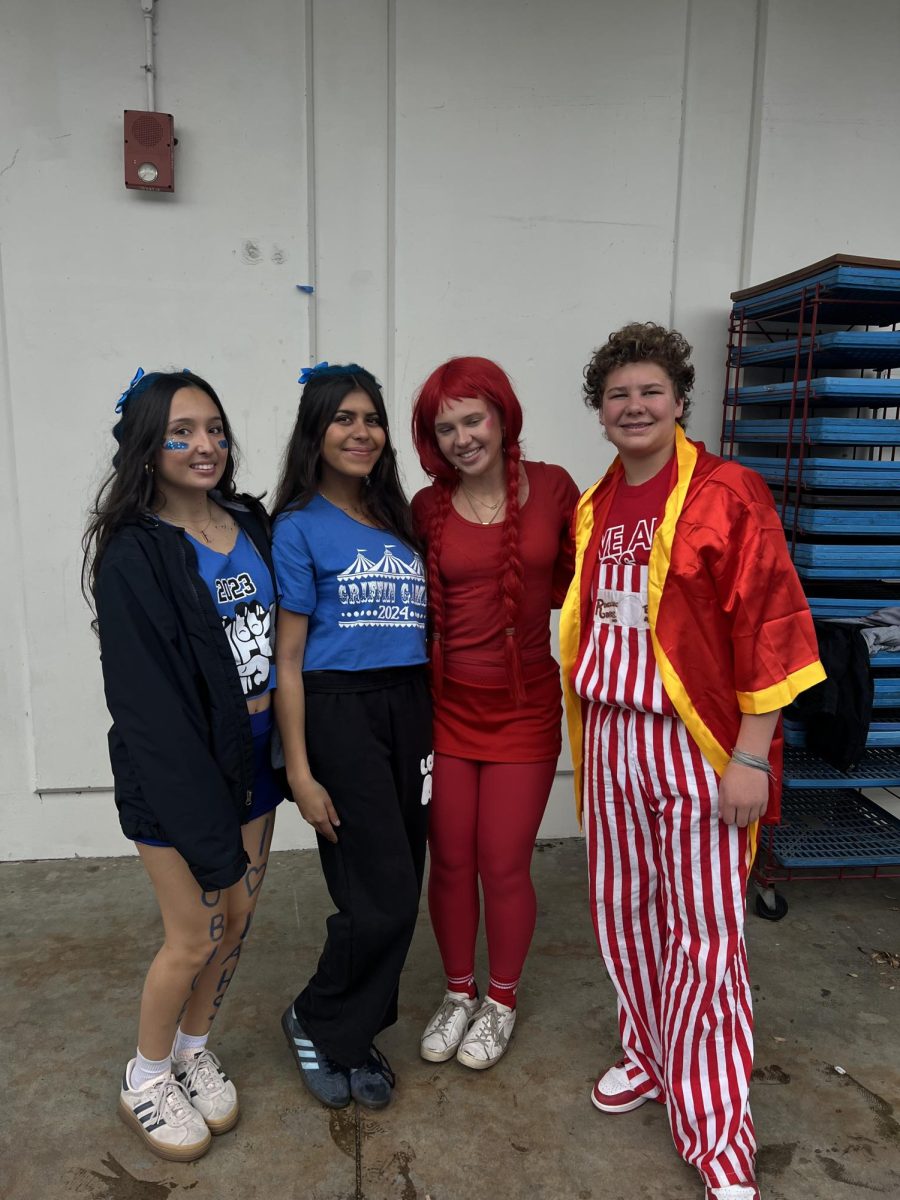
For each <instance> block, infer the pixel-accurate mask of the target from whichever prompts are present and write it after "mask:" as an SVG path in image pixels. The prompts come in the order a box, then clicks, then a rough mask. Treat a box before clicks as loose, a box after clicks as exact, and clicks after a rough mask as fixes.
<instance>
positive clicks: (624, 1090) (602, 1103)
mask: <svg viewBox="0 0 900 1200" xmlns="http://www.w3.org/2000/svg"><path fill="white" fill-rule="evenodd" d="M652 1099H653V1093H652V1092H650V1093H648V1092H636V1091H635V1090H634V1088H633V1087H632V1086H631V1084H630V1083H629V1082H628V1072H627V1070H626V1069H625V1059H624V1058H621V1059H619V1061H618V1062H617V1063H616V1065H615V1066H614V1067H610V1068H609V1070H608V1071H607V1072H606V1074H605V1075H601V1076H600V1078H599V1079H598V1080H597V1082H596V1083H595V1084H594V1087H593V1090H592V1091H591V1104H593V1106H594V1108H599V1109H600V1111H601V1112H607V1113H626V1112H632V1111H633V1109H635V1108H640V1107H641V1105H642V1104H646V1103H647V1101H648V1100H652Z"/></svg>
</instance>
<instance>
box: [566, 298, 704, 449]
mask: <svg viewBox="0 0 900 1200" xmlns="http://www.w3.org/2000/svg"><path fill="white" fill-rule="evenodd" d="M690 353H691V346H690V344H689V342H688V341H687V339H686V338H685V337H684V335H683V334H681V333H679V332H678V331H677V329H666V327H665V326H664V325H657V324H656V322H655V321H644V322H641V321H632V322H631V323H630V324H629V325H623V326H622V328H621V329H617V330H616V332H615V333H611V334H610V335H609V337H608V338H607V339H606V343H605V345H603V346H601V347H600V348H599V350H595V351H594V356H593V358H592V359H591V361H590V362H589V363H588V365H587V366H586V367H585V368H584V402H585V404H586V405H587V406H588V407H589V408H594V409H596V410H597V412H599V411H600V408H601V405H602V402H603V389H604V388H605V387H606V380H607V378H608V376H609V374H610V372H612V371H615V370H616V368H618V367H624V366H626V365H627V364H628V363H637V362H652V363H656V365H657V366H658V367H662V369H663V370H664V371H665V373H666V374H667V375H668V376H669V378H670V379H671V380H672V384H673V386H674V388H675V395H676V396H678V397H680V398H681V399H682V400H683V401H684V409H683V411H682V414H681V416H680V417H679V418H678V424H679V425H681V426H682V427H684V426H685V425H686V424H687V416H688V412H689V411H690V407H691V400H690V391H691V388H692V387H693V386H694V368H693V366H692V365H691V362H690Z"/></svg>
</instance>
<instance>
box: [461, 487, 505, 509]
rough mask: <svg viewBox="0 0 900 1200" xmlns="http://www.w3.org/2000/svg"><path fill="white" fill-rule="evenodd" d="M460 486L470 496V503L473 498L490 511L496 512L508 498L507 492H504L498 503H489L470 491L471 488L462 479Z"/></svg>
mask: <svg viewBox="0 0 900 1200" xmlns="http://www.w3.org/2000/svg"><path fill="white" fill-rule="evenodd" d="M459 486H460V487H461V488H462V490H463V491H464V492H465V493H466V495H467V496H468V497H469V501H470V503H471V501H472V500H474V501H475V503H476V504H480V505H481V507H482V508H486V509H487V510H488V512H496V511H497V509H498V508H499V507H500V505H501V504H502V503H503V502H504V500H505V499H506V493H505V492H504V494H503V495H502V496H501V497H500V499H499V500H498V501H497V503H496V504H489V503H488V501H487V500H482V499H481V497H480V496H476V495H475V493H474V492H470V491H469V489H468V488H467V487H466V485H465V484H464V483H463V482H462V481H460V485H459Z"/></svg>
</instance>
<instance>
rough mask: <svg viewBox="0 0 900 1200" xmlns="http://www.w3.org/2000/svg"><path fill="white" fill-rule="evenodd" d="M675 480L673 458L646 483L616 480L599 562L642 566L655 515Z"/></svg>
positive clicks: (664, 503)
mask: <svg viewBox="0 0 900 1200" xmlns="http://www.w3.org/2000/svg"><path fill="white" fill-rule="evenodd" d="M674 482H675V458H674V456H673V457H672V459H671V461H669V462H667V463H666V465H665V466H664V467H663V468H662V470H661V471H657V473H656V474H655V475H654V476H653V478H652V479H648V480H647V482H646V483H638V484H635V485H634V486H632V485H630V484H627V483H626V482H625V476H624V475H623V476H622V478H621V479H620V480H619V485H618V487H617V488H616V493H615V495H614V496H613V499H612V504H611V505H610V508H609V516H608V517H607V519H606V528H605V529H604V530H603V537H602V540H601V542H600V557H599V561H600V562H601V563H606V562H614V563H635V564H636V565H637V566H639V567H646V565H647V564H648V563H649V561H650V547H651V545H652V543H653V535H654V533H655V532H656V526H657V524H658V522H659V518H660V517H661V516H662V514H663V509H664V508H665V507H666V501H667V500H668V498H669V492H670V491H671V490H672V485H673V484H674Z"/></svg>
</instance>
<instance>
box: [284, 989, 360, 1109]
mask: <svg viewBox="0 0 900 1200" xmlns="http://www.w3.org/2000/svg"><path fill="white" fill-rule="evenodd" d="M281 1028H282V1029H283V1030H284V1036H285V1037H286V1038H287V1040H288V1045H289V1046H290V1048H291V1053H292V1054H293V1056H294V1062H295V1063H296V1064H297V1067H298V1069H299V1071H300V1078H301V1079H302V1080H303V1082H304V1083H305V1084H306V1086H307V1087H308V1088H309V1090H310V1091H311V1092H312V1094H313V1095H314V1096H315V1098H316V1099H317V1100H320V1101H321V1102H322V1103H323V1104H326V1105H327V1106H328V1107H329V1108H346V1107H347V1105H348V1104H349V1103H350V1073H349V1071H348V1070H347V1068H346V1067H342V1066H341V1064H340V1063H336V1062H335V1061H334V1060H333V1059H331V1058H328V1056H327V1055H325V1054H323V1053H322V1051H321V1050H319V1049H317V1048H316V1046H314V1045H313V1042H312V1040H311V1039H310V1038H308V1037H307V1036H306V1034H305V1033H304V1031H303V1028H302V1026H301V1025H300V1022H299V1021H298V1020H297V1018H296V1017H295V1016H294V1006H293V1004H289V1005H288V1006H287V1008H286V1009H285V1011H284V1015H283V1016H282V1018H281Z"/></svg>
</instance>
